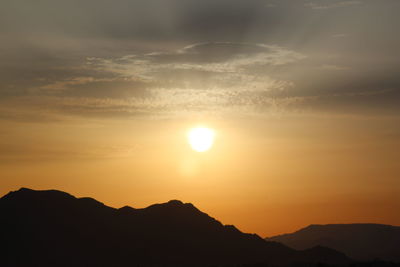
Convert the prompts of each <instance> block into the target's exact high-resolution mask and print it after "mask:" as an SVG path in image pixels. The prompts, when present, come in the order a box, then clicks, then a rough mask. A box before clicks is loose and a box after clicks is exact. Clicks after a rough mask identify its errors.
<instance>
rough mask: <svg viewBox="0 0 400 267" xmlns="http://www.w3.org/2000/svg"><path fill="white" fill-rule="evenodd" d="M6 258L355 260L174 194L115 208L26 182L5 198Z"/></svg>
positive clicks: (131, 262) (44, 261)
mask: <svg viewBox="0 0 400 267" xmlns="http://www.w3.org/2000/svg"><path fill="white" fill-rule="evenodd" d="M0 214H1V218H2V219H1V220H0V236H1V242H2V244H3V245H6V246H5V247H6V249H5V250H1V252H0V253H1V255H0V261H1V262H0V266H41V267H47V266H74V267H75V266H175V265H180V266H208V265H211V264H215V265H222V264H242V263H260V262H262V263H273V264H288V263H293V262H326V263H347V262H348V258H347V257H346V256H345V255H344V254H342V253H339V252H336V251H334V250H332V249H328V248H323V247H315V248H312V249H308V250H305V251H296V250H294V249H291V248H288V247H286V246H284V245H282V244H279V243H276V242H267V241H265V240H263V239H262V238H260V237H258V236H257V235H251V234H244V233H242V232H240V231H239V230H237V229H236V228H235V227H234V226H224V225H222V224H221V223H220V222H218V221H216V220H215V219H213V218H211V217H209V216H208V215H207V214H205V213H203V212H201V211H199V210H198V209H197V208H195V207H194V206H193V205H192V204H184V203H182V202H180V201H178V200H173V201H170V202H168V203H164V204H156V205H152V206H150V207H148V208H145V209H134V208H131V207H124V208H121V209H114V208H110V207H107V206H105V205H103V204H102V203H100V202H98V201H96V200H94V199H91V198H79V199H78V198H75V197H73V196H71V195H69V194H67V193H64V192H60V191H54V190H51V191H34V190H30V189H25V188H22V189H20V190H18V191H15V192H10V193H9V194H7V195H5V196H4V197H2V198H1V199H0Z"/></svg>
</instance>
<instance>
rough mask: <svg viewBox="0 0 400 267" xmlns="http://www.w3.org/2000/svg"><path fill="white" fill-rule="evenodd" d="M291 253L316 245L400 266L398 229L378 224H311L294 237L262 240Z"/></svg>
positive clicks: (283, 235)
mask: <svg viewBox="0 0 400 267" xmlns="http://www.w3.org/2000/svg"><path fill="white" fill-rule="evenodd" d="M265 239H266V240H267V241H277V242H281V243H283V244H285V245H287V246H289V247H291V248H294V249H307V248H309V247H314V246H316V245H321V246H325V247H329V248H332V249H335V250H338V251H342V252H344V253H345V254H346V255H348V256H349V257H351V258H354V259H356V260H363V261H370V260H375V259H381V260H387V261H395V262H400V226H395V225H388V224H377V223H351V224H311V225H308V226H307V227H304V228H301V229H299V230H297V231H295V232H293V233H287V234H282V235H277V236H272V237H267V238H265Z"/></svg>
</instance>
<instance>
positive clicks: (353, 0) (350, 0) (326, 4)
mask: <svg viewBox="0 0 400 267" xmlns="http://www.w3.org/2000/svg"><path fill="white" fill-rule="evenodd" d="M361 4H363V2H362V1H357V0H342V1H335V0H333V1H332V0H331V1H324V0H320V1H314V2H308V3H305V4H304V6H306V7H309V8H312V9H316V10H318V9H319V10H323V9H331V8H340V7H347V6H356V5H361Z"/></svg>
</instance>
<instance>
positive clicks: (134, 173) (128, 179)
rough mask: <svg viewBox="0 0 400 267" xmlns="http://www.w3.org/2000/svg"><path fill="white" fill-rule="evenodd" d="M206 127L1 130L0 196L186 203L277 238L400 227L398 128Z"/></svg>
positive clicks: (225, 123)
mask: <svg viewBox="0 0 400 267" xmlns="http://www.w3.org/2000/svg"><path fill="white" fill-rule="evenodd" d="M198 122H200V120H196V121H190V120H187V119H185V120H152V121H148V120H95V119H92V120H86V119H85V120H80V119H75V120H72V119H71V120H70V121H60V122H47V123H45V122H41V123H28V122H3V123H2V124H1V125H2V127H1V128H0V130H1V131H0V133H1V141H0V144H1V147H2V148H3V151H4V153H2V154H1V163H0V177H1V180H0V193H1V194H5V193H7V192H8V191H10V190H15V189H17V188H19V187H22V186H23V187H29V188H34V189H52V188H54V189H59V190H64V191H67V192H69V193H71V194H74V195H76V196H91V197H94V198H96V199H98V200H100V201H102V202H104V203H105V204H107V205H110V206H113V207H121V206H124V205H130V206H133V207H137V208H139V207H146V206H148V205H150V204H153V203H160V202H166V201H168V200H170V199H180V200H182V201H184V202H191V203H193V204H194V205H196V206H197V207H198V208H199V209H201V210H202V211H204V212H206V213H208V214H209V215H211V216H213V217H215V218H217V219H218V220H220V221H221V222H223V223H224V224H234V225H236V226H237V227H238V228H239V229H241V230H242V231H245V232H251V233H257V234H259V235H261V236H271V235H275V234H280V233H284V232H290V231H294V230H296V229H298V228H300V227H304V226H306V225H308V224H325V223H351V222H375V223H387V224H395V225H400V215H399V213H398V212H397V211H398V210H399V208H400V200H399V197H398V196H399V195H400V182H399V180H398V177H399V174H400V166H399V164H398V158H399V156H400V154H399V153H400V150H399V148H400V146H399V145H400V143H399V140H398V138H397V136H393V135H392V134H391V133H393V132H395V131H397V127H398V126H397V125H400V124H399V123H398V122H399V121H398V120H397V119H393V118H390V117H388V118H379V119H372V118H368V119H366V118H361V117H359V118H351V117H339V116H337V117H334V116H327V115H325V116H322V115H321V116H307V115H301V116H300V115H299V116H280V117H273V116H272V117H269V118H267V117H262V118H253V119H246V120H244V119H237V118H235V119H229V120H218V119H209V120H207V119H206V118H203V119H202V120H201V122H202V123H203V124H205V125H207V126H209V127H212V128H214V129H215V131H216V133H217V137H216V140H215V144H214V147H213V148H212V149H211V150H209V151H207V152H204V153H198V152H195V151H193V150H192V149H191V148H190V146H189V145H188V143H187V138H186V132H187V130H188V129H189V128H190V127H192V126H195V125H196V124H197V123H198Z"/></svg>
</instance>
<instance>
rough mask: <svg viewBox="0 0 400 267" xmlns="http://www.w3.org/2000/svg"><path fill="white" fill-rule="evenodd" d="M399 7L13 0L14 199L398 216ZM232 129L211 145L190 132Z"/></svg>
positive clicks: (10, 165) (4, 141)
mask: <svg viewBox="0 0 400 267" xmlns="http://www.w3.org/2000/svg"><path fill="white" fill-rule="evenodd" d="M399 10H400V2H399V1H397V0H379V1H376V0H359V1H354V0H329V1H328V0H293V1H290V0H275V1H273V0H263V1H261V0H260V1H258V0H243V1H239V0H229V1H228V0H217V1H216V0H147V1H128V0H116V1H106V0H102V1H99V0H96V1H94V0H86V1H61V0H51V1H50V0H42V1H36V2H33V1H28V0H3V1H1V3H0V36H1V40H2V41H1V43H0V58H1V61H0V77H1V79H0V194H2V195H3V194H5V193H7V192H8V191H10V190H16V189H18V188H19V187H30V188H34V189H49V188H55V189H58V190H63V191H67V192H70V193H72V194H74V195H77V196H91V197H94V198H96V199H99V200H102V201H104V202H105V204H107V205H110V206H113V207H121V206H124V205H131V206H133V207H145V206H147V205H150V204H153V203H160V202H166V201H168V200H170V199H180V200H182V201H184V202H192V203H194V204H195V205H196V206H197V207H199V208H200V209H201V210H204V211H206V212H207V213H208V214H210V215H211V216H213V217H216V218H218V219H219V220H221V221H222V222H223V223H225V224H234V225H236V226H237V227H238V228H239V229H240V230H242V231H245V232H251V233H257V234H259V235H261V236H271V235H275V234H280V233H284V232H291V231H294V230H297V229H299V228H301V227H304V226H306V225H308V224H316V223H320V224H325V223H353V222H371V223H385V224H395V225H400V214H399V212H398V210H400V198H399V195H400V180H399V177H400V164H399V158H400V78H399V77H400V75H399V74H400V73H399V70H400V59H399V47H400V35H399V34H398V25H400V18H399V16H398V13H399ZM197 125H205V126H207V127H210V128H211V129H214V130H215V131H216V133H217V134H216V138H215V141H214V144H213V147H212V149H210V150H209V151H206V152H204V153H198V152H196V151H193V149H191V147H190V145H189V144H188V142H187V136H186V134H187V131H188V130H189V129H191V128H192V127H196V126H197Z"/></svg>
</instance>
